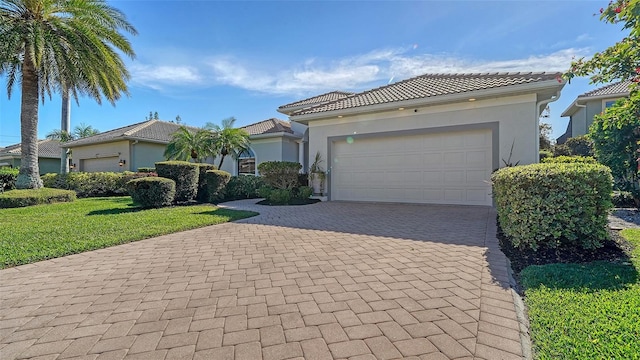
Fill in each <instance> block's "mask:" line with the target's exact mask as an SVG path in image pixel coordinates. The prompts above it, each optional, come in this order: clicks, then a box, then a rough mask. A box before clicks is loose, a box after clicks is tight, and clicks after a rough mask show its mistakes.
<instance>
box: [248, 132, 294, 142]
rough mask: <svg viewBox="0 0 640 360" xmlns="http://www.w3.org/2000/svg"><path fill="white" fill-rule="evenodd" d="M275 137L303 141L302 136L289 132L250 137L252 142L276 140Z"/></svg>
mask: <svg viewBox="0 0 640 360" xmlns="http://www.w3.org/2000/svg"><path fill="white" fill-rule="evenodd" d="M274 137H287V138H292V139H302V136H300V135H296V134H291V133H288V132H279V133H268V134H257V135H251V136H249V139H250V140H251V139H268V138H274Z"/></svg>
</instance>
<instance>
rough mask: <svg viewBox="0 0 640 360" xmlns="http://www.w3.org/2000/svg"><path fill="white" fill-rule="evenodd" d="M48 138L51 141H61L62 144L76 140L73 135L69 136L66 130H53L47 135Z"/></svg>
mask: <svg viewBox="0 0 640 360" xmlns="http://www.w3.org/2000/svg"><path fill="white" fill-rule="evenodd" d="M46 138H47V139H51V140H60V142H67V141H72V140H75V137H74V136H73V134H69V133H68V132H66V131H64V130H51V131H50V132H49V133H47V136H46Z"/></svg>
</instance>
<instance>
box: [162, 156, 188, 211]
mask: <svg viewBox="0 0 640 360" xmlns="http://www.w3.org/2000/svg"><path fill="white" fill-rule="evenodd" d="M156 172H157V173H158V176H160V177H163V178H167V179H171V180H173V181H175V182H176V196H175V198H174V199H173V201H175V202H184V201H190V200H193V199H195V198H196V195H197V194H198V176H199V174H198V165H196V164H194V163H190V162H187V161H162V162H157V163H156Z"/></svg>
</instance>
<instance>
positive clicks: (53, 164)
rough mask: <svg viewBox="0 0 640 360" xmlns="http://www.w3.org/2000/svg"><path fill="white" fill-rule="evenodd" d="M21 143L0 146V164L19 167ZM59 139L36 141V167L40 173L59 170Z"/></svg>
mask: <svg viewBox="0 0 640 360" xmlns="http://www.w3.org/2000/svg"><path fill="white" fill-rule="evenodd" d="M20 146H21V144H15V145H9V146H7V147H4V148H0V166H10V167H15V168H17V167H20V163H21V160H20V158H21V157H22V151H21V150H20ZM61 154H62V149H61V148H60V141H58V140H50V139H45V140H40V141H38V167H39V168H40V174H46V173H59V172H60V155H61Z"/></svg>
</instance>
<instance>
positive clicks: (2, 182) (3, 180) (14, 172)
mask: <svg viewBox="0 0 640 360" xmlns="http://www.w3.org/2000/svg"><path fill="white" fill-rule="evenodd" d="M18 171H19V169H18V168H9V167H2V168H0V192H3V191H7V190H13V189H15V188H16V179H17V178H18Z"/></svg>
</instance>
